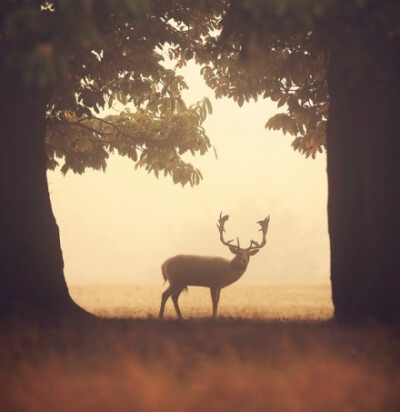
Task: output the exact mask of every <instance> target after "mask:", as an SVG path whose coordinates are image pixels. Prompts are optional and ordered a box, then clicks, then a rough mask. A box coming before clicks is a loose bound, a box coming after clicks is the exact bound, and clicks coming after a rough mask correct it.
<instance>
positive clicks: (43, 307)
mask: <svg viewBox="0 0 400 412" xmlns="http://www.w3.org/2000/svg"><path fill="white" fill-rule="evenodd" d="M3 57H4V56H3ZM0 91H1V92H0V102H1V103H0V105H1V107H0V196H1V197H0V227H1V236H0V279H1V285H0V316H2V317H4V316H10V315H15V314H18V315H29V316H31V315H35V316H36V315H39V316H41V317H43V316H45V317H53V316H54V317H59V316H61V315H64V314H67V315H72V314H74V315H75V314H78V313H80V312H81V310H80V308H79V307H78V306H77V305H76V304H75V303H74V302H73V301H72V299H71V297H70V295H69V292H68V288H67V285H66V282H65V278H64V273H63V259H62V252H61V247H60V237H59V231H58V226H57V224H56V221H55V218H54V215H53V212H52V208H51V203H50V196H49V191H48V185H47V176H46V169H47V156H46V153H45V133H46V118H45V117H46V102H47V95H48V93H47V92H44V91H43V90H42V89H41V88H39V87H37V88H34V87H29V86H28V85H27V84H26V83H25V82H24V80H23V79H22V76H19V75H18V74H17V73H16V72H11V71H10V70H7V69H6V68H5V67H4V65H3V64H2V63H1V62H0ZM82 312H83V310H82Z"/></svg>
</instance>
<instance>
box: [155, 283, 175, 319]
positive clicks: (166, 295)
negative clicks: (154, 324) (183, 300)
mask: <svg viewBox="0 0 400 412" xmlns="http://www.w3.org/2000/svg"><path fill="white" fill-rule="evenodd" d="M171 295H172V289H171V286H170V287H169V288H168V289H167V290H166V291H165V292H164V293H163V294H162V296H161V307H160V314H159V316H158V318H159V319H162V318H163V317H164V309H165V304H166V302H167V300H168V298H169V297H170V296H171Z"/></svg>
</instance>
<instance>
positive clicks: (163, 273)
mask: <svg viewBox="0 0 400 412" xmlns="http://www.w3.org/2000/svg"><path fill="white" fill-rule="evenodd" d="M166 266H167V265H166V264H165V263H163V264H162V265H161V273H162V276H163V279H164V283H165V282H166V281H167V280H168V277H167V267H166Z"/></svg>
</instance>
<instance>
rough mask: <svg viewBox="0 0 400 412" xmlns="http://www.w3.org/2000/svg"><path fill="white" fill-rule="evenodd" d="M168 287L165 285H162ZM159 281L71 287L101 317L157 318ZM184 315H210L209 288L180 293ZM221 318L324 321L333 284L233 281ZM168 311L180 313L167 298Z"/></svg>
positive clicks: (223, 297)
mask: <svg viewBox="0 0 400 412" xmlns="http://www.w3.org/2000/svg"><path fill="white" fill-rule="evenodd" d="M164 288H165V287H164ZM164 288H163V286H162V285H161V284H159V285H158V284H140V285H129V284H128V285H107V286H104V285H102V286H95V287H93V286H71V287H70V291H71V295H72V297H73V298H74V300H75V301H76V302H77V303H79V304H80V305H81V306H83V307H84V308H86V309H87V310H89V311H90V312H91V313H95V314H96V315H98V316H104V317H113V318H115V317H117V318H132V317H141V318H147V317H157V316H158V311H159V309H160V301H161V293H162V291H163V289H164ZM179 305H180V307H181V309H182V314H183V316H184V317H185V318H199V317H208V316H210V315H211V307H212V306H211V298H210V291H209V289H207V288H198V287H189V290H188V292H183V293H182V294H181V296H180V298H179ZM218 314H219V316H221V317H234V318H245V319H282V320H283V319H290V320H295V319H303V320H326V319H330V318H331V317H332V316H333V306H332V302H331V291H330V286H329V285H326V284H325V285H312V284H311V285H277V284H240V283H238V284H234V285H231V286H229V287H227V288H225V289H222V292H221V299H220V303H219V308H218ZM165 316H166V317H170V318H176V313H175V310H174V308H173V304H172V301H171V300H169V301H168V303H167V306H166V310H165Z"/></svg>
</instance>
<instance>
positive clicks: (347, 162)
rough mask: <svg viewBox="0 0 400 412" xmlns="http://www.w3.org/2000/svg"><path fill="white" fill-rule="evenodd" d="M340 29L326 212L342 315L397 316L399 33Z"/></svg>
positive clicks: (332, 69) (333, 59) (331, 75)
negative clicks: (395, 36)
mask: <svg viewBox="0 0 400 412" xmlns="http://www.w3.org/2000/svg"><path fill="white" fill-rule="evenodd" d="M360 33H361V31H357V30H355V29H354V30H353V29H351V30H350V29H347V30H343V31H342V32H340V31H339V30H337V32H336V38H335V43H336V47H333V48H332V50H331V55H330V63H329V69H328V83H329V93H330V113H329V121H328V130H327V140H328V142H327V146H328V152H327V153H328V186H329V201H328V216H329V234H330V242H331V280H332V297H333V303H334V307H335V317H336V318H337V319H339V320H350V321H351V320H362V319H365V318H369V317H373V318H378V319H383V320H399V318H400V298H399V292H400V226H399V220H400V219H399V211H400V133H399V130H400V124H399V121H400V112H399V98H400V90H399V80H398V79H399V75H400V64H399V63H400V53H399V51H400V47H399V46H400V45H399V44H398V43H399V41H398V40H397V41H396V40H395V39H390V38H387V37H384V36H382V37H381V38H379V36H377V35H374V36H372V35H371V36H367V35H366V34H360Z"/></svg>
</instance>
